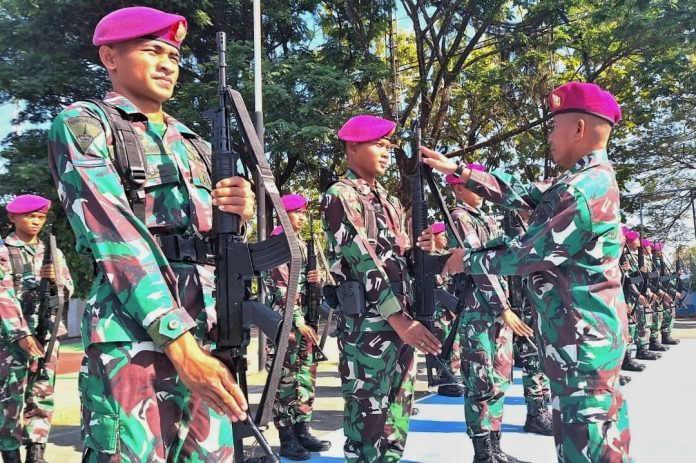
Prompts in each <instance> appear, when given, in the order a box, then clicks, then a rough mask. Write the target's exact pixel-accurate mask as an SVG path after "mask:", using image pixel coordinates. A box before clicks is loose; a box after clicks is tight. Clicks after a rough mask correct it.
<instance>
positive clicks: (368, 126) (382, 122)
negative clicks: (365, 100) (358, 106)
mask: <svg viewBox="0 0 696 463" xmlns="http://www.w3.org/2000/svg"><path fill="white" fill-rule="evenodd" d="M394 127H396V122H394V121H390V120H387V119H382V118H381V117H377V116H370V115H368V114H361V115H360V116H355V117H351V118H350V119H348V121H347V122H346V123H345V124H343V127H341V128H340V129H339V130H338V138H339V139H341V140H343V141H352V142H358V143H362V142H366V141H373V140H379V139H380V138H384V137H388V136H389V135H391V133H392V131H393V130H394Z"/></svg>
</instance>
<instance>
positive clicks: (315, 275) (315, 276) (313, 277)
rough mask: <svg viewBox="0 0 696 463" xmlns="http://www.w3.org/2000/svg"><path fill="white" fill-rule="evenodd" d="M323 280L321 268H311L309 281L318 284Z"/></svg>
mask: <svg viewBox="0 0 696 463" xmlns="http://www.w3.org/2000/svg"><path fill="white" fill-rule="evenodd" d="M320 281H321V279H320V277H319V270H310V271H309V272H307V282H308V283H312V284H317V283H319V282H320Z"/></svg>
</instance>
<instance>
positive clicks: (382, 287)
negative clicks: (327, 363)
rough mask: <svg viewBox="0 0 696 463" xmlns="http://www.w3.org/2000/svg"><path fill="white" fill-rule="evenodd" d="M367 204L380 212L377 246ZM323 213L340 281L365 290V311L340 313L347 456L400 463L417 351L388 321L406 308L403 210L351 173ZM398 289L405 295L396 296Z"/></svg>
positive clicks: (382, 191)
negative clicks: (368, 218) (351, 313)
mask: <svg viewBox="0 0 696 463" xmlns="http://www.w3.org/2000/svg"><path fill="white" fill-rule="evenodd" d="M361 197H362V198H361ZM365 203H367V204H369V205H370V207H373V208H374V218H375V220H376V228H377V230H376V231H377V234H376V237H375V239H374V241H373V242H371V241H370V240H371V239H372V238H371V237H370V232H369V230H368V226H367V225H368V223H367V222H366V220H365V217H366V214H367V212H366V211H364V207H365ZM321 210H322V225H323V227H324V231H325V233H326V237H327V242H328V254H329V260H330V266H331V268H330V271H331V273H332V274H333V276H334V279H335V280H336V283H337V284H341V283H342V282H345V281H347V280H354V281H359V282H361V283H362V285H363V287H364V288H366V290H365V300H366V306H365V310H364V312H363V314H362V315H361V316H352V315H350V316H349V315H345V314H341V316H340V319H339V323H338V329H339V335H338V348H339V352H340V358H339V372H340V374H341V383H342V392H343V398H344V400H345V408H344V410H343V430H344V433H345V436H346V442H345V445H344V447H343V449H344V453H345V458H346V461H348V462H358V461H359V462H396V461H400V460H401V456H402V455H403V452H404V446H405V443H406V435H407V433H408V426H409V421H410V416H411V408H412V403H413V382H414V368H415V363H414V351H413V348H412V347H410V346H408V345H406V344H405V343H404V342H403V341H401V339H400V338H399V336H398V335H397V334H396V332H395V331H394V330H393V329H392V327H391V326H390V325H389V323H388V322H387V320H386V319H387V318H388V317H389V316H390V315H392V314H395V313H397V312H400V311H402V310H408V301H407V295H406V294H407V288H406V285H407V282H408V281H409V277H408V271H407V263H406V258H405V257H404V253H405V252H406V250H407V248H408V246H409V239H408V235H407V234H406V231H405V228H404V222H403V217H404V215H403V209H402V207H401V204H400V203H399V201H398V200H397V199H396V198H394V197H391V196H389V195H388V193H387V192H386V190H385V189H384V188H383V187H382V186H381V185H380V184H379V183H376V185H375V187H374V188H370V186H369V185H368V184H367V182H366V181H364V180H362V179H360V178H358V177H357V175H356V174H355V173H353V172H352V171H350V170H349V171H348V172H347V173H346V175H345V177H344V178H342V179H341V180H339V181H338V182H337V183H335V184H333V185H332V186H331V187H329V189H328V190H327V191H326V194H325V195H324V197H323V200H322V204H321ZM396 286H400V287H401V288H402V289H403V290H404V293H403V294H400V293H398V292H397V293H395V290H394V289H395V287H396Z"/></svg>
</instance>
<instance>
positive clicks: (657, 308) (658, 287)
mask: <svg viewBox="0 0 696 463" xmlns="http://www.w3.org/2000/svg"><path fill="white" fill-rule="evenodd" d="M640 244H641V246H642V247H643V259H644V260H645V267H646V268H645V270H646V272H645V273H643V278H645V279H646V281H647V283H648V284H647V286H648V289H649V290H650V294H651V298H650V306H651V308H652V311H653V316H652V324H650V325H648V328H649V329H650V343H649V345H648V349H649V350H651V351H654V352H665V351H667V350H669V347H667V346H665V345H663V344H662V343H661V342H660V333H661V331H662V327H663V324H664V306H663V304H664V303H665V302H667V303H668V304H671V303H672V299H671V297H670V296H669V294H667V291H666V288H665V287H663V285H662V283H661V282H660V274H659V271H658V266H657V264H658V263H659V262H656V261H655V259H654V258H653V252H652V248H653V242H652V241H651V240H649V239H643V240H641V242H640Z"/></svg>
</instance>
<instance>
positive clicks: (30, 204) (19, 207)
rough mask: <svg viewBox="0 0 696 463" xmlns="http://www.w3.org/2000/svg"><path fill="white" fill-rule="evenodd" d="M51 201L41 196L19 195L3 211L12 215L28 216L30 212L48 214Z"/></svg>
mask: <svg viewBox="0 0 696 463" xmlns="http://www.w3.org/2000/svg"><path fill="white" fill-rule="evenodd" d="M50 207H51V201H50V200H48V199H46V198H44V197H43V196H37V195H20V196H17V197H16V198H15V199H13V200H12V201H10V202H9V203H7V206H5V209H6V210H7V212H10V213H12V214H28V213H30V212H48V209H49V208H50Z"/></svg>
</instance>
